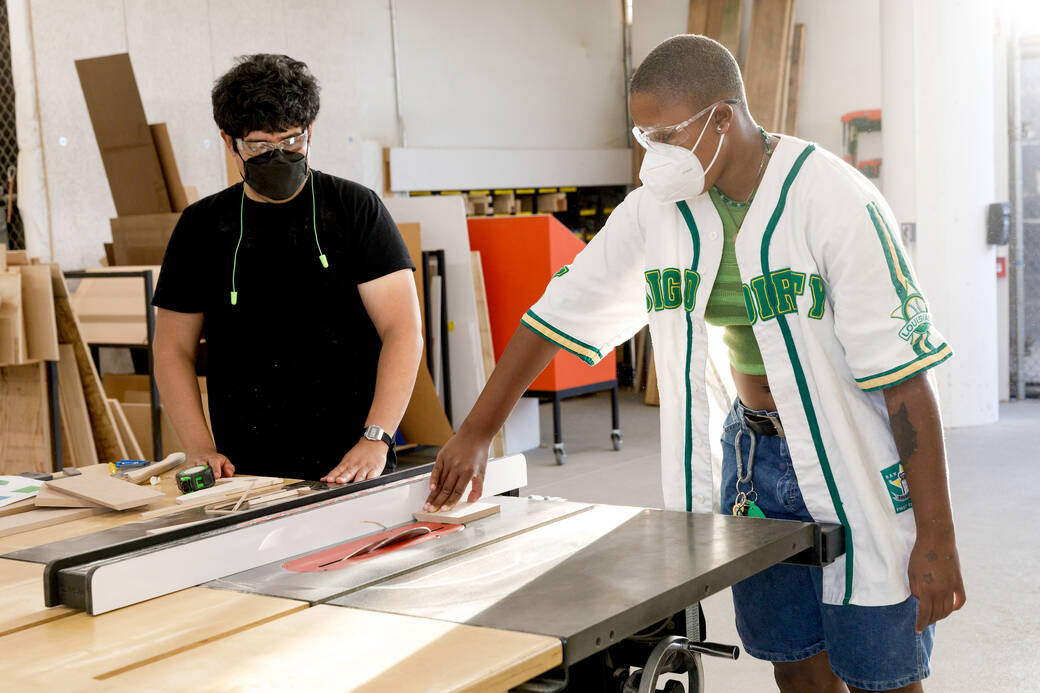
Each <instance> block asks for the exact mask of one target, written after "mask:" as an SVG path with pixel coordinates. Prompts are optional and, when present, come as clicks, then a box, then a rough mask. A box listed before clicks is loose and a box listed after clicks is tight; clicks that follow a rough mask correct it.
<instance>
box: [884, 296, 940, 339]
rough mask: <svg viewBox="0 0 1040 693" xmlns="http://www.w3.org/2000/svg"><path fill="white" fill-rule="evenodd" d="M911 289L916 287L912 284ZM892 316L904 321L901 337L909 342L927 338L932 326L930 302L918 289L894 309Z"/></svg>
mask: <svg viewBox="0 0 1040 693" xmlns="http://www.w3.org/2000/svg"><path fill="white" fill-rule="evenodd" d="M910 289H911V290H914V287H913V286H912V285H911V286H910ZM892 317H893V318H895V319H896V320H902V321H903V326H902V328H901V329H900V330H899V337H900V339H902V340H904V341H907V342H911V343H914V342H918V341H921V340H923V339H925V338H926V337H927V336H928V331H929V330H930V329H931V327H932V315H931V313H930V312H929V311H928V304H927V303H925V301H924V298H923V297H922V296H921V294H919V293H917V292H916V290H915V291H914V293H912V294H910V295H909V296H907V298H906V300H905V301H903V304H902V305H901V306H899V307H898V308H896V309H895V310H894V311H892Z"/></svg>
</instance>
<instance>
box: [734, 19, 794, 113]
mask: <svg viewBox="0 0 1040 693" xmlns="http://www.w3.org/2000/svg"><path fill="white" fill-rule="evenodd" d="M793 16H794V0H755V3H754V6H753V7H752V11H751V33H750V35H749V38H748V46H747V55H746V57H745V61H744V85H745V89H746V91H747V99H748V108H749V109H750V110H751V115H752V116H753V117H754V118H755V120H756V121H758V124H759V125H761V126H762V127H763V128H765V129H766V130H767V131H769V132H776V131H778V130H779V129H780V128H782V127H783V116H784V107H785V106H786V99H785V94H786V89H787V76H788V72H789V65H790V63H789V59H788V56H789V54H790V42H791V30H792V18H793Z"/></svg>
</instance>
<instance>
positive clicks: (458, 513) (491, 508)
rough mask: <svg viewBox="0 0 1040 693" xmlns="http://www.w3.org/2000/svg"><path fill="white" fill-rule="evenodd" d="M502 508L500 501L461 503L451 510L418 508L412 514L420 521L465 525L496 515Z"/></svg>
mask: <svg viewBox="0 0 1040 693" xmlns="http://www.w3.org/2000/svg"><path fill="white" fill-rule="evenodd" d="M501 510H502V506H501V505H499V504H498V503H481V502H479V501H477V502H476V503H459V504H458V505H456V506H455V507H454V508H452V509H451V510H444V511H440V512H430V513H428V512H425V511H423V510H417V511H415V512H414V513H412V515H413V516H414V517H415V519H416V520H418V521H419V522H443V523H444V524H446V525H464V524H466V523H467V522H474V521H476V520H479V519H480V518H482V517H487V516H488V515H494V514H495V513H497V512H499V511H501Z"/></svg>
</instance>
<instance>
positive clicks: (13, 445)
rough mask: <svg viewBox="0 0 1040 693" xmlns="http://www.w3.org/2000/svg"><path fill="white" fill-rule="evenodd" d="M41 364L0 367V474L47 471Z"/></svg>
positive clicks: (47, 419)
mask: <svg viewBox="0 0 1040 693" xmlns="http://www.w3.org/2000/svg"><path fill="white" fill-rule="evenodd" d="M51 466H52V465H51V437H50V411H49V409H48V407H47V375H46V371H45V370H44V366H43V364H38V363H37V364H26V365H22V366H5V367H2V368H0V474H18V473H20V472H49V471H50V470H51Z"/></svg>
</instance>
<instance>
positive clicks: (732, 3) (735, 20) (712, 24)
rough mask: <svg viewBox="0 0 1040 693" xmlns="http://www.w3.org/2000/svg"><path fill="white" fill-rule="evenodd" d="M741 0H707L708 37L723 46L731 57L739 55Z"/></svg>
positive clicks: (706, 32)
mask: <svg viewBox="0 0 1040 693" xmlns="http://www.w3.org/2000/svg"><path fill="white" fill-rule="evenodd" d="M743 4H744V3H743V2H742V1H741V0H708V27H707V30H706V31H705V34H707V35H708V36H709V37H711V38H713V39H715V40H716V41H718V42H719V43H721V44H722V45H723V46H725V47H726V48H727V49H728V50H729V52H730V53H732V54H733V57H735V58H738V59H739V56H740V19H741V6H742V5H743Z"/></svg>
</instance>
